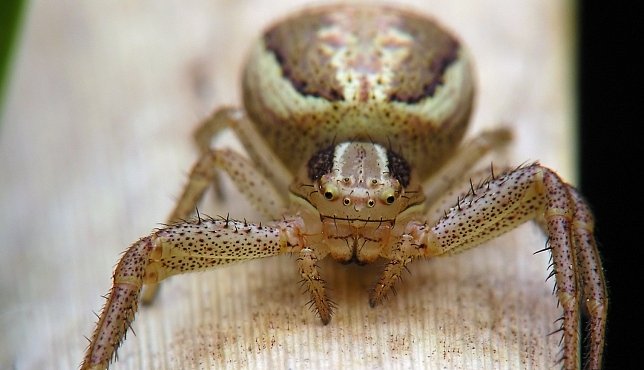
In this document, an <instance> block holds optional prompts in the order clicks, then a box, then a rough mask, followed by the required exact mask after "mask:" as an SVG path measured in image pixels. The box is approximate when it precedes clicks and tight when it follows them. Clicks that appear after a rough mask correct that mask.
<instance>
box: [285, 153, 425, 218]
mask: <svg viewBox="0 0 644 370" xmlns="http://www.w3.org/2000/svg"><path fill="white" fill-rule="evenodd" d="M307 177H308V179H309V181H311V182H312V184H313V189H311V188H310V187H308V188H302V187H300V189H297V188H296V189H292V190H293V192H294V194H295V195H296V196H299V197H300V198H304V199H305V200H306V201H307V202H308V203H310V204H311V205H312V206H313V207H315V208H316V209H317V210H318V212H319V213H320V216H321V217H322V218H325V217H326V218H333V219H336V220H347V221H352V220H362V221H384V220H388V221H394V220H395V219H396V217H397V216H398V215H399V214H400V213H402V212H404V211H405V210H406V209H408V208H410V207H411V206H414V205H418V204H421V203H422V202H423V201H424V196H423V194H422V191H421V189H420V186H418V185H417V184H414V181H413V179H412V171H411V168H410V166H409V164H408V163H407V161H405V160H404V158H403V157H402V156H400V155H398V154H396V153H394V152H392V151H390V150H388V149H386V148H385V147H383V146H382V145H379V144H375V143H370V142H352V141H350V142H343V143H340V144H337V145H334V146H330V147H328V148H325V149H322V150H320V151H318V152H317V153H315V154H314V155H313V156H312V157H311V159H310V160H309V162H308V164H307Z"/></svg>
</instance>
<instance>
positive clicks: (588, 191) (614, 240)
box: [578, 1, 644, 369]
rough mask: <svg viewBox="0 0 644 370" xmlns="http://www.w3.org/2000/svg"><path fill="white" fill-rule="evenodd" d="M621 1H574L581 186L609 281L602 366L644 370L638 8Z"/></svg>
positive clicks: (643, 139) (642, 72)
mask: <svg viewBox="0 0 644 370" xmlns="http://www.w3.org/2000/svg"><path fill="white" fill-rule="evenodd" d="M625 3H627V2H599V1H586V2H581V1H580V2H579V10H580V17H579V22H580V23H579V26H580V43H579V54H578V57H579V66H580V70H579V76H578V89H579V93H580V100H579V102H580V103H579V107H578V108H579V114H580V116H579V118H580V119H579V128H580V132H581V135H580V149H581V153H580V161H581V163H580V164H581V179H580V180H581V183H580V187H581V190H582V192H583V193H584V195H585V196H586V198H587V200H588V202H589V203H590V205H591V207H592V208H593V210H594V212H595V216H596V235H597V237H598V240H599V243H600V249H601V252H602V256H603V259H604V269H605V273H606V277H607V280H608V286H609V296H610V304H609V319H608V338H607V346H606V356H605V359H606V361H605V368H606V369H636V368H644V367H643V366H644V365H642V361H643V357H644V344H643V341H642V334H643V333H642V330H641V327H642V324H641V320H642V317H641V315H640V314H639V312H640V311H642V308H644V304H643V303H640V302H639V301H640V300H642V298H644V297H643V296H642V292H644V284H643V283H644V260H642V253H641V252H640V251H641V246H642V244H643V239H644V223H643V222H642V215H644V208H642V205H643V204H644V202H643V201H642V198H643V197H644V181H643V180H642V179H641V178H640V177H642V174H643V171H642V168H643V166H642V160H643V159H644V158H643V157H644V156H643V155H642V152H643V151H642V147H643V146H644V135H643V134H642V132H641V131H642V123H643V122H644V117H642V115H644V111H643V110H642V109H641V108H642V107H643V105H644V94H643V93H642V90H643V86H642V76H644V57H642V55H641V53H642V49H643V48H644V37H642V36H643V34H642V32H641V24H642V23H644V16H643V15H642V14H644V13H642V12H641V11H638V10H635V9H634V8H633V9H631V8H630V7H628V6H627V5H625ZM636 54H640V55H636Z"/></svg>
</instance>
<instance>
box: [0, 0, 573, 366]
mask: <svg viewBox="0 0 644 370" xmlns="http://www.w3.org/2000/svg"><path fill="white" fill-rule="evenodd" d="M305 3H306V2H304V1H280V2H278V1H243V2H235V1H224V0H221V1H191V2H181V1H158V0H149V1H138V0H128V1H122V0H116V1H109V2H107V1H93V2H78V1H70V0H63V1H57V2H55V3H54V2H50V1H45V0H39V1H33V2H32V4H31V6H30V7H29V9H28V14H27V17H26V24H25V30H24V31H25V32H24V34H23V37H22V40H21V41H20V43H19V44H20V47H19V53H18V55H17V59H16V63H15V68H14V73H13V76H12V81H11V82H12V83H11V85H10V87H9V90H8V101H7V102H6V104H7V105H6V107H5V111H4V116H3V117H2V118H1V119H2V123H1V126H0V204H1V205H2V206H1V208H0V333H2V335H1V336H0V369H74V368H77V367H78V365H79V363H80V360H81V358H82V352H83V350H84V348H85V346H86V340H85V339H84V338H83V335H87V336H89V335H90V334H91V331H92V329H93V325H94V321H95V318H94V316H93V314H92V311H98V310H99V309H100V307H101V305H102V303H103V299H102V298H101V297H100V296H101V295H102V294H104V293H105V292H107V290H108V288H109V284H110V274H111V269H112V268H113V266H114V264H115V263H116V261H117V259H118V258H119V256H120V253H121V252H122V251H123V250H124V249H125V248H126V247H127V246H128V245H129V244H130V243H131V242H132V241H134V240H136V239H137V238H138V237H140V236H142V235H145V234H147V233H149V231H150V230H151V229H152V228H154V227H155V226H156V225H157V223H159V222H163V221H164V220H165V217H166V216H167V214H168V213H169V211H170V209H171V207H172V204H173V200H174V198H175V197H176V196H177V195H178V194H179V192H180V189H181V187H182V185H183V183H184V180H185V175H186V172H187V171H188V169H189V168H190V167H191V164H192V162H193V161H194V160H195V159H196V151H195V149H194V146H193V145H192V142H191V133H192V131H193V129H194V128H195V127H196V125H197V124H198V121H199V120H200V119H201V118H202V117H204V116H205V115H207V114H208V113H209V112H210V111H212V110H213V109H214V107H216V106H218V105H220V104H223V103H227V104H237V103H238V102H239V98H238V96H239V85H238V73H239V69H240V65H241V61H242V60H243V57H244V54H245V52H246V50H247V48H248V46H249V44H250V42H251V40H252V38H253V37H255V36H256V35H257V34H258V33H259V32H260V30H261V28H263V27H265V26H266V25H267V24H268V23H269V22H270V21H271V19H275V18H276V17H278V16H281V15H284V14H285V13H287V12H288V11H290V10H293V9H296V8H300V7H301V6H302V5H303V4H305ZM402 3H404V4H408V5H410V6H412V7H413V8H416V9H419V10H421V11H423V12H425V13H429V14H433V15H434V16H435V17H436V18H438V19H440V20H441V21H442V23H443V24H445V25H446V26H448V27H449V28H450V29H452V30H454V31H455V32H457V33H458V34H459V35H460V36H461V38H462V39H463V41H464V42H465V43H466V44H467V45H469V47H470V50H471V53H472V55H473V56H474V57H475V62H476V67H477V70H478V77H479V98H478V104H477V110H476V114H475V116H474V121H473V125H472V128H471V131H470V134H473V133H475V132H477V131H480V130H481V129H483V128H484V127H490V126H493V125H496V124H499V123H506V124H509V125H512V126H513V127H514V128H515V133H516V136H517V140H516V142H515V144H514V145H513V146H512V148H511V149H510V150H509V151H508V152H507V153H506V154H507V155H506V157H505V158H506V159H509V160H510V161H511V162H512V163H516V164H520V163H522V162H525V161H533V160H540V161H541V162H542V163H544V164H545V165H547V166H550V167H552V168H554V169H556V170H557V171H559V172H560V173H561V174H562V175H563V176H564V177H565V178H567V179H569V180H572V179H573V178H574V146H573V144H572V143H573V135H574V132H573V126H572V125H573V120H574V115H573V114H574V112H573V109H572V106H573V104H572V103H573V97H572V95H571V91H572V89H571V85H570V83H571V77H570V76H571V75H570V73H571V70H570V65H569V64H568V63H569V61H570V60H571V45H572V41H571V40H572V34H571V32H572V29H571V26H570V24H571V20H572V16H573V15H572V14H571V11H572V5H571V3H570V2H566V1H557V0H548V1H539V0H532V1H522V2H516V1H512V0H494V1H481V2H478V1H448V0H445V1H426V2H421V1H405V2H402ZM217 145H232V146H236V145H237V144H236V143H235V141H234V138H233V137H232V136H230V135H228V136H225V137H223V138H221V139H220V140H219V142H218V143H217ZM228 194H230V197H229V198H228V200H227V202H225V203H223V204H221V203H219V204H217V203H215V202H214V201H213V200H212V197H209V199H206V201H205V202H204V204H203V205H202V206H201V208H200V209H201V211H202V212H206V213H209V214H213V215H217V214H226V213H228V212H230V214H231V215H232V216H234V217H237V218H241V217H246V218H248V219H249V220H255V219H256V216H255V215H254V213H253V211H252V210H251V209H250V207H249V206H248V204H247V203H245V202H244V200H240V199H238V198H239V196H238V194H237V193H236V192H235V191H234V190H230V191H229V192H228ZM544 242H545V239H544V237H543V235H542V234H541V233H540V231H539V230H538V229H537V228H536V227H535V226H534V225H531V224H528V225H524V226H522V227H521V228H519V229H518V230H516V231H515V232H512V233H510V234H508V235H506V236H504V237H503V238H501V239H499V240H495V241H493V242H490V243H488V244H487V245H486V246H484V247H481V248H477V249H476V250H473V251H471V252H467V253H464V254H462V255H458V256H456V257H452V258H444V259H436V260H432V261H421V262H417V263H414V264H412V265H411V266H410V270H411V275H409V276H406V277H405V279H404V281H403V284H400V285H399V286H398V289H397V290H398V295H397V296H395V297H392V298H391V299H390V300H389V301H388V302H386V303H385V304H383V305H381V306H379V307H377V308H375V309H371V308H370V307H369V305H368V302H367V291H368V289H369V288H370V287H371V284H373V283H374V282H375V280H376V279H377V273H378V271H379V269H380V267H381V266H370V267H356V266H342V265H338V264H335V263H331V262H326V263H323V273H324V276H325V277H326V279H327V280H328V281H329V286H330V287H332V289H333V290H332V292H331V294H332V296H333V298H334V299H335V301H336V302H337V303H338V306H339V308H338V310H337V312H336V314H335V316H334V318H333V320H332V322H331V323H330V325H328V326H323V325H322V324H321V323H320V322H319V320H318V319H317V318H316V317H315V315H314V314H312V313H311V312H310V311H309V310H308V309H307V308H306V307H305V303H306V301H307V300H308V298H307V297H306V296H305V295H304V294H302V292H301V288H300V287H299V286H298V284H297V281H298V280H299V278H298V276H297V271H296V266H295V262H294V259H293V257H289V256H284V257H279V258H273V259H268V260H263V261H255V262H250V263H246V264H242V265H237V266H231V267H228V268H223V269H220V270H216V271H212V272H206V273H199V274H192V275H184V276H179V277H174V278H172V279H170V280H169V281H167V282H165V283H164V286H163V289H162V291H161V295H160V296H159V297H158V298H159V299H158V301H157V302H156V304H155V305H154V306H153V307H149V308H143V309H142V310H140V312H139V314H138V316H137V319H136V321H135V322H134V325H133V329H134V331H135V332H136V335H132V333H130V334H129V335H128V338H127V340H126V342H125V344H124V346H123V347H122V348H121V350H120V352H119V361H118V363H117V364H116V365H115V366H113V368H114V369H208V368H230V369H239V368H276V369H287V368H290V369H301V368H311V369H319V368H321V369H324V368H329V369H333V368H339V366H342V367H344V368H352V369H362V368H369V369H381V368H400V369H410V368H448V369H472V368H498V369H505V368H512V369H515V368H527V367H531V368H552V365H553V361H554V358H555V356H556V354H557V352H558V344H557V342H558V340H559V337H558V336H547V334H548V333H549V332H551V331H553V330H554V329H555V328H556V325H555V324H554V323H553V321H554V320H555V319H557V318H558V317H559V316H560V313H559V310H558V309H557V306H556V300H555V299H554V297H553V296H552V295H551V290H552V281H549V282H548V283H544V280H545V278H546V276H547V269H546V266H547V264H548V256H547V255H546V254H545V253H540V254H538V255H533V254H532V253H533V252H534V251H536V250H539V249H541V248H542V247H543V244H544Z"/></svg>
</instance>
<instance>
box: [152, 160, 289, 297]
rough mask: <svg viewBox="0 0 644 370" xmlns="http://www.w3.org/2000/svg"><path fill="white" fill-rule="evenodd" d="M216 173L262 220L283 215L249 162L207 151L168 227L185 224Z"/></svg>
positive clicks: (275, 197) (272, 192)
mask: <svg viewBox="0 0 644 370" xmlns="http://www.w3.org/2000/svg"><path fill="white" fill-rule="evenodd" d="M219 170H223V171H225V172H226V173H227V174H228V175H229V176H230V178H231V179H232V180H233V182H234V183H235V185H236V186H237V188H238V189H239V191H240V192H241V193H242V194H243V195H244V197H245V198H246V199H248V200H249V201H250V202H251V203H252V204H253V206H254V207H255V209H257V210H258V211H259V212H260V213H261V214H263V215H264V216H265V217H267V218H270V219H278V218H279V217H280V216H281V215H282V212H283V211H284V209H285V202H284V201H283V200H282V197H281V196H280V195H279V193H278V191H277V190H276V189H275V187H274V186H273V184H272V183H271V182H270V181H269V180H267V179H266V178H265V177H264V176H263V175H262V174H261V172H260V171H259V170H258V169H257V168H256V166H255V165H254V164H253V163H252V162H251V161H250V160H248V159H247V158H245V157H243V156H242V155H240V154H238V153H237V152H235V151H233V150H231V149H221V150H212V149H210V150H208V151H207V152H205V153H203V154H202V155H201V157H200V158H199V160H198V161H197V163H196V164H195V165H194V167H193V168H192V171H191V172H190V175H189V177H188V183H187V184H186V185H185V187H184V189H183V193H182V194H181V196H180V197H179V200H178V201H177V204H176V206H175V208H174V210H173V211H172V213H171V214H170V217H168V222H169V223H172V222H177V221H180V220H185V219H187V218H189V217H190V216H191V215H192V213H193V212H194V211H195V207H196V206H197V204H198V203H199V201H200V200H201V198H202V197H203V194H204V192H205V191H206V189H207V188H208V186H210V184H212V183H213V181H214V180H215V176H216V174H217V172H218V171H219ZM158 289H159V286H158V285H157V284H151V285H148V286H146V287H145V289H144V291H143V295H142V302H143V303H144V304H150V303H152V301H153V300H154V298H155V296H156V294H157V292H158Z"/></svg>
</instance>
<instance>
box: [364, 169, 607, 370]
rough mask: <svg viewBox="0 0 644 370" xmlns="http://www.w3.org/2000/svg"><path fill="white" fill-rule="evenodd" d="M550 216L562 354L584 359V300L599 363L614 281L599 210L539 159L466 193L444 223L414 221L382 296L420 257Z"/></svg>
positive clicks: (376, 296) (591, 354) (570, 360)
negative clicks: (601, 244)
mask: <svg viewBox="0 0 644 370" xmlns="http://www.w3.org/2000/svg"><path fill="white" fill-rule="evenodd" d="M539 217H541V218H543V220H544V222H543V225H542V226H543V227H544V228H545V230H544V231H545V232H546V233H547V235H548V240H549V241H548V243H549V249H550V251H551V253H552V267H553V271H552V274H551V275H554V276H555V279H556V287H557V297H558V299H559V302H560V304H561V307H562V309H563V317H562V320H561V328H560V329H559V330H558V331H561V332H562V335H563V338H562V339H563V349H562V358H561V361H562V362H563V366H564V368H566V369H578V368H579V367H580V352H581V350H580V348H581V340H580V335H579V329H580V312H581V311H582V310H581V308H582V307H583V308H585V311H586V312H587V313H588V316H589V326H588V335H587V338H588V353H587V360H586V364H585V367H586V368H588V369H598V368H600V367H601V359H602V353H603V347H604V339H603V338H604V334H605V325H606V313H607V308H608V301H607V294H606V284H605V280H604V276H603V271H602V267H601V262H600V258H599V252H598V250H597V246H596V242H595V238H594V231H593V227H594V226H593V217H592V214H591V212H590V210H589V208H588V206H587V204H586V203H585V201H584V200H583V199H582V198H581V196H580V195H579V193H578V192H577V190H576V189H574V188H573V187H571V186H570V185H568V184H566V183H564V182H563V181H562V180H561V179H560V178H559V176H558V175H557V174H556V173H554V172H553V171H552V170H550V169H548V168H545V167H543V166H541V165H539V164H534V165H531V166H527V167H521V168H519V169H516V170H514V171H510V172H508V173H506V174H504V175H502V176H500V177H498V178H490V179H489V180H487V181H485V182H483V183H482V184H481V185H480V186H478V187H474V186H471V188H470V190H469V191H468V192H467V193H465V194H463V195H462V196H461V197H459V199H458V202H457V204H456V205H455V206H454V207H452V208H451V209H449V210H448V211H447V212H446V213H445V215H444V217H443V218H441V219H440V220H439V221H438V222H436V224H434V225H433V226H432V225H427V224H426V223H424V222H422V221H412V222H410V223H409V224H408V225H407V227H406V230H405V234H404V235H403V236H402V237H401V239H400V240H399V242H398V243H397V244H396V245H395V246H394V247H393V248H392V251H391V258H392V259H391V261H390V262H389V264H388V265H387V267H386V268H385V271H384V273H383V275H382V277H381V278H380V280H379V282H378V284H377V285H376V287H375V288H374V290H373V291H372V294H371V297H370V302H371V304H372V305H375V304H377V303H378V302H380V301H381V300H382V299H383V298H384V297H385V296H386V294H387V293H388V291H389V290H390V289H391V287H392V286H393V285H394V283H395V282H396V280H398V278H399V277H400V274H401V273H402V270H403V269H404V267H405V265H406V264H407V263H409V262H411V261H412V260H413V259H415V258H417V257H437V256H444V255H452V254H455V253H459V252H462V251H465V250H467V249H469V248H472V247H475V246H477V245H479V244H481V243H483V242H485V241H488V240H490V239H493V238H495V237H497V236H499V235H501V234H503V233H506V232H508V231H509V230H511V229H513V228H515V227H516V226H518V225H520V224H522V223H524V222H526V221H529V220H533V219H536V218H539Z"/></svg>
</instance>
